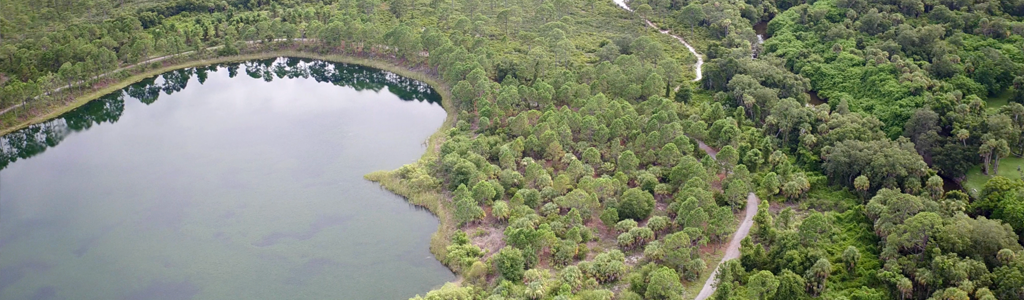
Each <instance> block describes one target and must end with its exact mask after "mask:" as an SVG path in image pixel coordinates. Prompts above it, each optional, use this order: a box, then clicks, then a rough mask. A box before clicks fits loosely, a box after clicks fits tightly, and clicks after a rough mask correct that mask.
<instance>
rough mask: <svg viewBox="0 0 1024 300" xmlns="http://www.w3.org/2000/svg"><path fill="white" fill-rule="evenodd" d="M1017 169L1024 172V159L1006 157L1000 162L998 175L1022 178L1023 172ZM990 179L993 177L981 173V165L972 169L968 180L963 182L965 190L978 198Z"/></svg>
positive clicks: (969, 171) (968, 174) (968, 172)
mask: <svg viewBox="0 0 1024 300" xmlns="http://www.w3.org/2000/svg"><path fill="white" fill-rule="evenodd" d="M1017 168H1020V169H1021V170H1024V158H1020V157H1016V156H1010V157H1005V158H1003V159H1000V160H999V174H996V175H999V176H1003V177H1008V178H1021V177H1022V176H1021V172H1019V171H1017ZM989 178H992V176H990V175H985V173H982V172H981V165H976V166H974V167H971V169H970V170H968V171H967V179H965V180H964V182H963V186H964V189H966V190H967V192H968V193H969V194H971V196H977V195H978V193H980V192H981V188H982V187H984V186H985V182H988V179H989Z"/></svg>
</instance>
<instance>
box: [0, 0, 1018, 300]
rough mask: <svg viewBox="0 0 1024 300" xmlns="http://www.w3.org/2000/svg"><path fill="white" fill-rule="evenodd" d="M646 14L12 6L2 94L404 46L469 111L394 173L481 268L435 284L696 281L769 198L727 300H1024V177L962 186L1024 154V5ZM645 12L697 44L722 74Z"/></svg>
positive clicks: (652, 289)
mask: <svg viewBox="0 0 1024 300" xmlns="http://www.w3.org/2000/svg"><path fill="white" fill-rule="evenodd" d="M629 5H630V6H631V7H632V8H633V9H634V10H635V11H636V13H630V12H627V11H625V10H622V9H620V8H618V7H616V6H615V5H614V4H613V3H611V2H607V1H597V0H587V1H575V0H546V1H537V0H513V1H496V0H492V1H483V2H482V1H478V0H465V1H458V2H456V1H451V2H446V1H415V0H389V1H384V2H380V1H377V0H351V1H350V0H334V1H332V0H315V1H299V0H292V1H287V0H282V1H278V0H250V1H207V0H178V1H169V2H161V3H149V2H133V1H118V2H116V3H114V2H109V3H108V2H106V1H91V2H90V1H86V2H67V3H64V2H61V1H54V2H46V1H43V2H29V1H4V2H3V3H0V11H4V13H3V14H0V37H2V38H3V40H2V43H3V44H0V91H2V94H0V107H4V108H7V107H16V106H18V105H19V104H22V103H25V104H24V105H23V106H18V107H20V108H19V109H15V110H13V111H12V112H9V113H7V114H6V115H5V116H4V118H5V119H4V120H5V124H8V125H9V124H14V123H16V122H18V121H20V120H24V119H26V118H28V117H31V116H33V115H37V114H40V113H41V112H45V111H46V110H47V109H48V108H52V107H54V106H59V105H61V104H64V103H68V102H69V101H71V100H72V99H73V98H75V97H78V96H80V95H82V94H85V93H87V92H89V91H91V90H93V89H96V88H100V87H102V86H103V85H104V84H107V83H110V82H111V81H116V80H122V79H125V78H128V77H130V75H131V74H133V72H141V70H145V69H146V68H154V67H159V66H161V65H162V64H165V63H166V64H171V63H170V62H167V61H160V62H150V63H146V64H143V66H140V67H139V68H138V69H136V68H125V67H126V66H133V64H134V63H137V62H140V61H146V60H147V59H150V58H153V57H159V56H163V55H169V54H177V53H182V52H187V51H194V52H190V54H189V55H191V56H183V57H182V58H179V59H181V60H188V59H198V58H211V57H232V56H234V55H239V54H246V53H261V52H265V51H271V50H276V49H292V50H295V51H299V52H307V53H315V54H343V55H348V56H356V57H364V58H369V59H372V60H381V61H389V62H393V63H395V64H399V65H401V66H403V67H405V68H407V69H410V70H414V71H417V72H420V73H423V74H426V75H428V76H431V77H433V78H434V79H436V80H437V81H438V82H439V83H440V84H441V85H442V86H439V88H442V89H443V90H444V91H445V93H444V94H446V95H449V99H448V100H449V102H446V103H447V104H448V107H446V108H447V109H448V110H449V111H450V112H451V115H453V116H454V119H453V120H452V121H454V123H452V124H451V126H449V127H446V128H445V129H444V131H443V132H441V133H439V134H438V135H437V136H436V139H435V140H434V142H435V143H437V144H436V145H435V146H437V147H432V148H431V150H430V151H429V152H428V153H427V154H426V155H425V156H424V158H423V159H421V160H420V161H419V162H417V163H414V164H410V165H407V166H404V167H402V168H400V169H399V170H396V171H393V172H387V173H378V174H373V175H372V176H370V177H371V178H374V179H375V180H379V181H381V182H383V183H385V185H387V186H388V187H389V188H392V189H393V190H395V191H396V192H399V193H402V194H404V195H406V196H409V197H410V198H411V199H413V201H414V202H415V203H417V204H420V205H424V206H427V207H429V208H430V209H431V210H433V211H434V212H435V213H437V214H438V215H439V216H440V217H441V218H442V220H443V223H444V224H443V225H442V229H441V230H440V235H439V237H438V238H437V239H435V244H434V245H431V246H432V250H433V251H434V252H435V254H436V255H437V257H438V258H439V259H440V260H442V262H444V263H445V264H446V265H448V266H449V267H450V268H451V269H453V270H454V271H455V272H457V273H458V274H459V275H460V276H461V277H462V279H463V280H462V281H461V284H460V285H456V284H449V285H445V286H444V287H442V288H440V289H438V290H435V291H431V292H429V293H426V294H425V296H424V297H423V298H425V299H524V298H529V299H612V298H615V299H683V298H690V297H693V296H695V291H696V290H694V289H692V287H700V286H701V285H702V284H703V281H702V279H703V278H707V276H710V274H711V271H712V270H714V268H716V267H718V266H717V263H718V262H717V260H716V257H719V256H718V255H721V252H720V251H716V249H720V246H721V245H722V244H724V243H725V242H727V241H728V238H729V236H730V235H731V234H732V232H733V230H734V229H735V226H736V213H740V212H742V208H743V207H744V205H745V203H746V200H747V197H748V194H749V193H751V192H755V193H757V194H758V195H759V196H760V197H761V198H762V199H763V200H764V201H763V202H762V203H761V204H760V206H759V209H758V213H757V214H756V215H755V216H754V221H755V225H754V228H753V229H752V230H751V236H750V237H748V238H747V239H745V240H744V241H743V245H742V247H741V253H742V257H741V258H740V259H739V260H734V261H730V262H727V263H725V264H723V265H722V266H721V272H720V273H719V275H718V280H719V288H718V291H717V293H716V294H715V296H714V297H715V298H716V299H748V298H756V299H807V298H818V297H821V298H827V299H843V298H845V299H908V298H909V299H931V298H934V299H1024V248H1022V247H1021V245H1020V241H1021V239H1020V237H1021V234H1024V179H1022V178H1006V177H998V176H997V177H993V179H991V180H989V181H988V183H987V184H985V185H984V188H983V189H981V190H979V191H977V192H974V191H970V192H968V193H965V192H961V191H958V190H951V191H947V190H945V184H944V179H943V177H945V178H947V179H953V180H962V179H963V177H964V176H965V174H966V173H967V170H968V169H969V168H970V167H971V166H974V165H977V164H982V165H983V166H984V168H985V170H986V171H987V172H991V173H992V174H995V173H996V172H998V168H1000V167H1003V168H1005V167H1006V166H1000V165H999V161H1000V158H1004V157H1008V156H1021V155H1024V120H1022V119H1021V117H1022V114H1024V105H1021V104H1022V103H1024V87H1022V86H1021V85H1024V79H1022V78H1024V77H1022V76H1024V72H1022V65H1021V64H1022V63H1024V53H1022V50H1021V49H1024V39H1022V37H1021V33H1022V31H1024V23H1021V22H1020V21H1021V16H1022V14H1024V2H1020V1H1013V0H1004V1H986V2H982V1H972V0H961V1H924V2H922V1H920V0H901V1H893V2H888V1H883V2H877V3H876V2H871V3H869V2H865V1H856V0H837V1H830V0H823V1H811V2H805V1H776V2H771V1H746V2H743V1H730V2H719V1H708V0H692V1H667V0H647V1H645V0H634V1H632V2H630V3H629ZM644 18H646V19H649V20H651V21H653V22H654V23H656V24H659V26H661V27H663V28H667V29H670V30H671V31H673V32H675V33H677V34H680V35H683V36H684V37H686V38H687V39H688V40H689V41H690V42H692V43H694V44H695V45H697V48H698V50H699V52H701V53H702V54H704V55H705V58H706V59H707V60H708V61H707V64H706V65H705V66H704V69H703V79H702V80H701V81H700V82H698V83H695V84H691V82H690V80H689V79H690V78H693V76H694V74H692V73H690V72H691V71H690V70H692V69H691V68H690V67H689V66H690V64H692V63H693V62H694V61H695V58H694V57H692V56H691V55H690V54H689V52H687V51H686V50H685V48H683V47H682V46H681V45H680V44H679V43H677V42H676V41H675V40H674V39H671V38H669V37H667V36H665V35H661V34H659V33H658V32H656V31H654V30H652V29H649V28H647V27H645V25H644V22H643V19H644ZM765 22H767V34H768V35H769V36H770V38H769V39H767V41H766V42H765V43H764V44H763V45H761V44H759V42H758V41H759V40H758V37H757V36H756V31H755V30H754V25H757V24H763V23H765ZM115 70H117V71H116V72H114V73H113V75H106V74H110V73H111V72H112V71H115ZM257 73H263V72H257ZM257 75H260V74H257ZM279 76H281V75H279ZM271 77H272V76H271ZM64 86H70V88H63V87H64ZM677 87H678V88H677ZM47 91H50V93H46V92H47ZM812 91H814V92H816V93H817V95H820V96H821V97H823V98H825V99H828V100H829V102H828V103H827V104H824V105H807V104H808V103H809V101H810V100H811V97H812V96H811V94H809V93H810V92H812ZM158 92H159V91H157V93H158ZM999 97H1006V98H1007V99H1008V102H1009V103H1007V104H1004V105H1001V106H999V107H995V106H996V105H993V104H990V103H995V102H997V101H998V99H997V98H999ZM986 100H987V101H986ZM111 121H116V120H111ZM705 143H706V146H708V149H711V150H709V151H710V152H711V153H712V154H714V156H712V155H709V154H708V153H706V152H705V151H704V150H702V147H701V146H702V145H705ZM714 149H717V150H714ZM716 151H717V152H716ZM417 199H419V200H417ZM423 199H427V200H423ZM771 207H783V209H771Z"/></svg>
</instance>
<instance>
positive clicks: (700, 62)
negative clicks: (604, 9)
mask: <svg viewBox="0 0 1024 300" xmlns="http://www.w3.org/2000/svg"><path fill="white" fill-rule="evenodd" d="M612 1H614V2H615V4H618V5H619V6H620V7H622V8H623V9H625V10H627V11H633V9H632V8H629V6H627V5H626V0H612ZM644 22H646V23H647V26H651V28H654V30H658V32H661V33H662V34H665V35H668V36H671V37H673V38H675V39H676V40H678V41H679V42H680V43H682V44H683V46H686V49H687V50H690V53H693V56H696V57H697V63H695V64H693V71H694V73H696V74H697V76H696V78H694V79H693V81H700V79H701V78H704V75H703V73H701V67H702V66H704V57H703V56H701V55H700V53H697V49H694V48H693V46H690V43H687V42H686V40H684V39H683V38H681V37H679V36H678V35H674V34H672V33H670V32H669V31H668V30H659V29H658V26H655V25H654V23H651V21H650V20H647V19H644ZM676 90H679V88H678V87H676Z"/></svg>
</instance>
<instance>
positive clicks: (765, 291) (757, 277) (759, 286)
mask: <svg viewBox="0 0 1024 300" xmlns="http://www.w3.org/2000/svg"><path fill="white" fill-rule="evenodd" d="M778 289H779V280H778V279H776V278H775V274H772V272H769V271H760V272H757V273H755V274H754V275H751V276H750V279H749V282H748V283H747V293H748V294H749V296H750V298H753V299H758V300H767V299H771V298H772V297H774V296H775V293H776V292H777V291H778Z"/></svg>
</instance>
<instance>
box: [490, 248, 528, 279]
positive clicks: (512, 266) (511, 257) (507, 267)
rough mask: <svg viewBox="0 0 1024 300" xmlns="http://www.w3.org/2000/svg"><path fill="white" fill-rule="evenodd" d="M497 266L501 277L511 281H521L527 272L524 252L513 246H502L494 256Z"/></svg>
mask: <svg viewBox="0 0 1024 300" xmlns="http://www.w3.org/2000/svg"><path fill="white" fill-rule="evenodd" d="M494 264H495V268H496V269H497V270H498V273H499V274H501V277H502V278H504V279H507V280H510V281H520V280H522V279H523V273H524V272H525V269H524V268H525V260H524V259H523V252H522V251H520V250H519V249H516V248H512V247H505V248H502V249H501V251H499V252H498V254H495V256H494Z"/></svg>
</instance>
